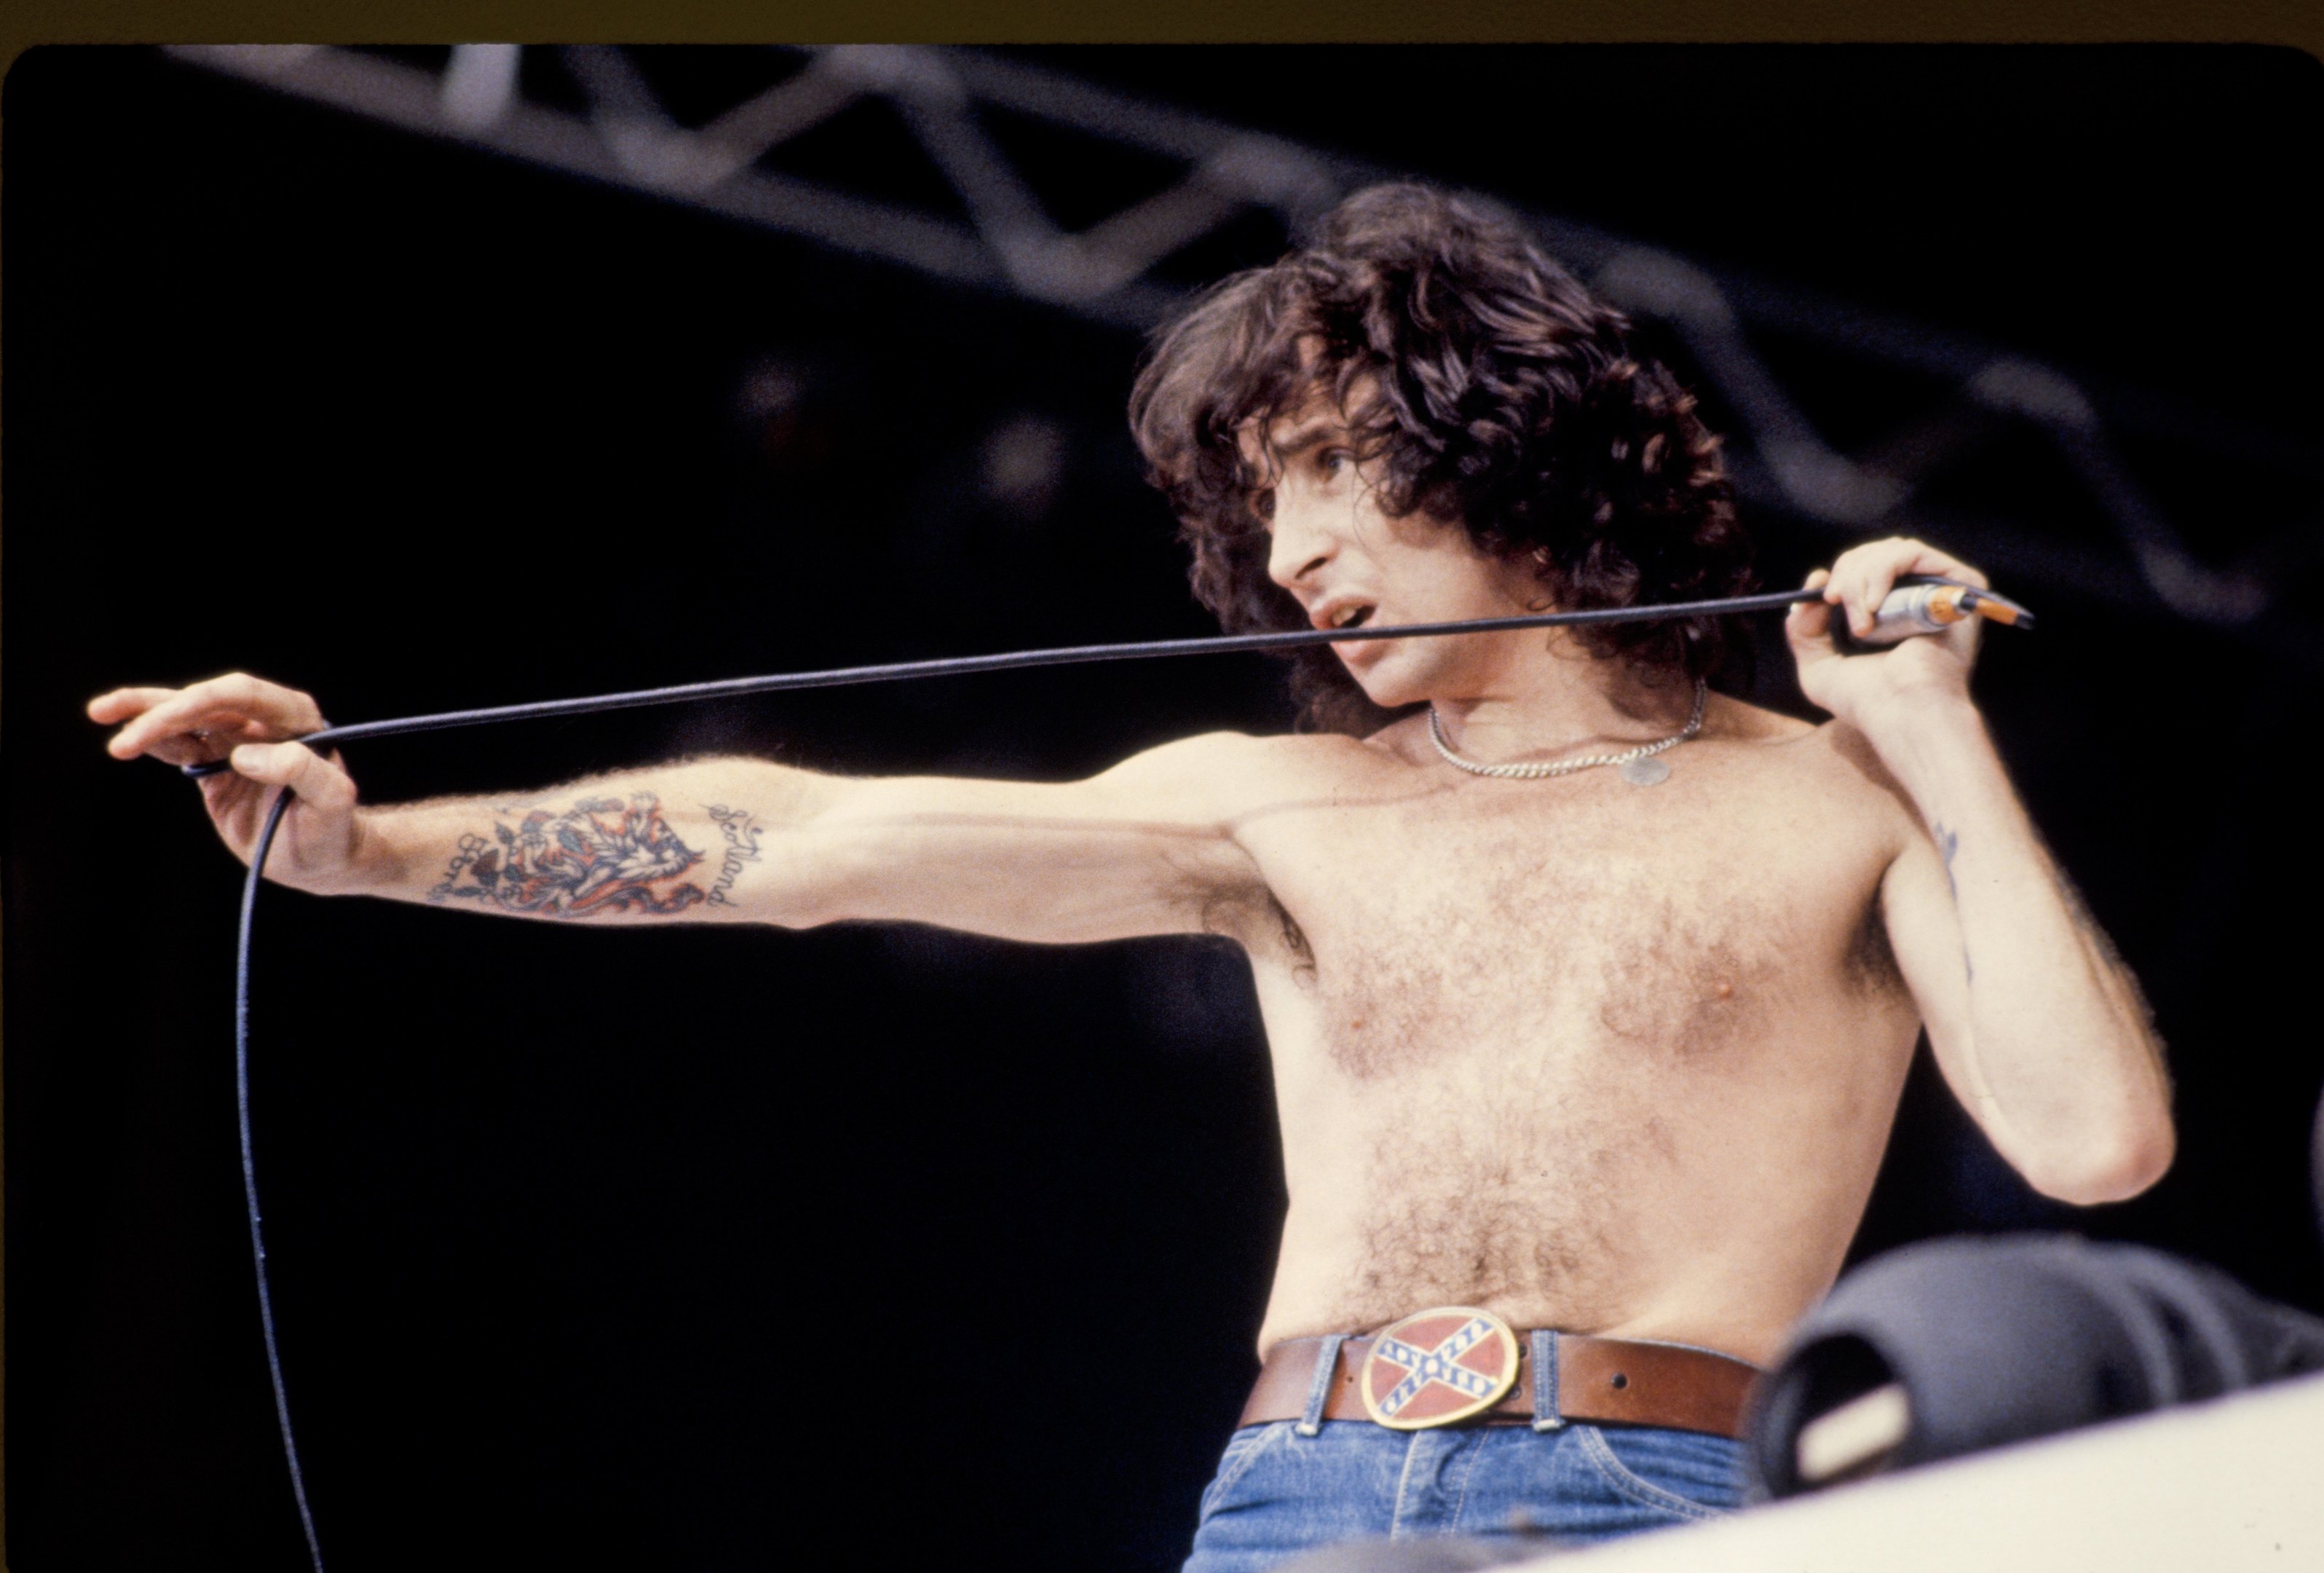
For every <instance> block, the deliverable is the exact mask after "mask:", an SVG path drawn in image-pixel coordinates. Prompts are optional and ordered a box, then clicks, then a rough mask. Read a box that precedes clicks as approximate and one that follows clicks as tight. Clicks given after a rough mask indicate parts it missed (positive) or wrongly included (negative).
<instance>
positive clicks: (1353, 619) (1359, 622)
mask: <svg viewBox="0 0 2324 1573" xmlns="http://www.w3.org/2000/svg"><path fill="white" fill-rule="evenodd" d="M1371 617H1372V608H1371V607H1369V606H1350V607H1348V608H1347V609H1346V610H1345V611H1342V612H1341V613H1339V614H1338V615H1335V616H1334V617H1333V619H1332V627H1333V631H1335V632H1336V631H1338V630H1341V629H1345V628H1360V627H1362V626H1363V625H1365V624H1367V623H1369V622H1370V621H1371Z"/></svg>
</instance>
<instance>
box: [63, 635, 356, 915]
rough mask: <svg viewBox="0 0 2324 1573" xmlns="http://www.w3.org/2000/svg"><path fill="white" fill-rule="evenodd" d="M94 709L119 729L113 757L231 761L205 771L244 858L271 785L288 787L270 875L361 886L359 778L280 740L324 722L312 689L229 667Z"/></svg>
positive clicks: (214, 809)
mask: <svg viewBox="0 0 2324 1573" xmlns="http://www.w3.org/2000/svg"><path fill="white" fill-rule="evenodd" d="M88 717H89V719H90V720H92V721H96V722H97V723H99V724H100V725H104V726H120V727H121V730H120V731H118V732H116V733H115V734H114V735H113V737H112V739H111V740H110V741H109V742H107V743H106V752H107V753H109V754H112V755H113V756H114V757H115V759H135V758H137V757H139V756H140V755H144V754H150V755H152V757H153V758H155V759H159V760H162V761H164V762H166V763H171V764H195V763H202V762H204V761H208V760H216V759H225V760H228V761H229V762H230V763H232V766H233V768H232V769H230V770H225V771H220V772H219V773H217V774H216V775H209V776H204V777H202V778H201V788H202V798H203V800H204V802H205V803H206V804H207V805H208V809H209V814H210V820H211V823H213V824H214V825H216V826H217V832H218V835H219V837H221V838H223V839H224V840H225V842H226V845H227V846H228V847H231V848H233V850H234V854H235V856H237V857H239V858H241V859H242V860H243V861H244V863H248V862H249V861H250V858H251V854H252V852H253V850H254V847H256V846H257V842H258V832H259V829H260V828H261V827H262V826H263V824H264V823H265V816H266V808H267V804H268V802H269V801H270V800H271V799H272V796H273V792H272V789H273V788H275V787H288V788H289V789H290V790H291V792H292V793H293V794H295V796H296V799H297V800H296V801H295V802H294V803H293V804H292V805H291V811H290V812H289V813H288V814H286V815H285V816H284V817H283V820H282V829H281V833H280V834H279V835H278V836H277V837H275V845H274V851H273V854H272V856H271V857H269V859H268V860H267V873H268V874H269V875H270V876H271V877H272V878H274V879H276V880H279V881H281V883H283V884H291V885H297V886H300V888H302V889H306V890H310V891H315V892H318V893H330V892H339V891H351V890H355V889H357V888H359V887H360V884H361V883H362V882H361V881H360V880H359V879H358V877H357V874H358V865H359V863H360V861H361V859H360V854H361V851H362V848H363V841H364V837H363V828H362V820H361V819H360V818H359V817H358V814H357V810H356V808H355V781H354V779H353V778H352V777H350V776H349V775H348V774H347V773H346V769H345V767H343V766H342V765H341V764H340V763H339V760H338V756H337V754H333V755H332V756H331V757H330V758H328V759H326V758H324V757H322V756H321V755H319V754H317V753H316V752H315V751H314V750H313V749H311V748H309V747H308V746H307V745H305V744H303V743H291V742H283V741H280V739H283V738H290V737H298V736H305V735H306V734H308V733H310V732H319V731H321V730H322V729H323V727H324V726H325V725H326V723H325V722H324V720H323V713H322V711H321V709H320V708H318V707H317V706H316V704H315V701H314V699H312V698H311V697H310V696H309V695H307V694H302V693H300V692H299V691H297V690H296V689H286V688H284V687H282V686H281V684H279V683H271V682H267V681H265V680H263V679H260V678H254V677H251V676H249V675H248V674H246V673H244V672H230V673H228V674H227V675H226V676H225V677H215V678H212V679H210V680H208V681H207V682H198V683H195V684H194V685H192V686H191V687H190V688H183V689H149V688H133V689H114V690H113V692H111V693H109V694H101V695H99V696H98V697H97V698H96V699H91V700H90V701H89V702H88Z"/></svg>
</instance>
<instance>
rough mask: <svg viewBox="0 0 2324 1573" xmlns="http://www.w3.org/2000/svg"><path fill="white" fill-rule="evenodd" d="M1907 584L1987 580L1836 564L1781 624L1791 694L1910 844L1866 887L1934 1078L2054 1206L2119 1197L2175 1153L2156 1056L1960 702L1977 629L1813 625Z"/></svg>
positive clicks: (1951, 568)
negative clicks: (1835, 641) (1873, 644)
mask: <svg viewBox="0 0 2324 1573" xmlns="http://www.w3.org/2000/svg"><path fill="white" fill-rule="evenodd" d="M1906 573H1934V574H1942V575H1945V576H1946V577H1948V578H1959V579H1965V580H1968V581H1969V582H1971V583H1977V584H1982V583H1983V582H1984V578H1983V576H1982V575H1980V574H1978V572H1977V570H1976V569H1972V568H1969V566H1968V565H1966V564H1964V563H1961V562H1959V561H1957V560H1954V559H1951V558H1950V557H1947V556H1945V555H1944V554H1942V553H1941V552H1938V551H1933V550H1932V549H1931V548H1929V547H1926V546H1924V545H1922V544H1921V543H1920V542H1917V541H1878V542H1875V543H1874V544H1872V545H1869V546H1865V547H1859V548H1858V549H1856V550H1855V551H1850V552H1848V553H1846V554H1844V555H1843V556H1842V557H1841V558H1840V560H1838V561H1837V562H1835V563H1834V564H1833V565H1832V571H1831V578H1830V579H1829V581H1828V582H1827V586H1826V594H1827V597H1836V598H1837V602H1838V604H1837V605H1836V606H1832V607H1831V608H1830V609H1829V610H1827V608H1825V607H1824V606H1803V607H1800V608H1797V609H1795V610H1794V613H1793V614H1792V618H1791V621H1790V624H1789V626H1788V631H1789V633H1790V634H1791V638H1792V644H1793V649H1794V653H1795V654H1796V655H1797V656H1798V658H1799V662H1800V680H1801V686H1802V688H1803V689H1805V690H1806V692H1807V694H1808V697H1809V698H1810V699H1813V700H1814V701H1815V702H1816V703H1817V704H1820V705H1821V706H1823V707H1824V708H1826V709H1828V710H1831V712H1832V713H1833V714H1834V715H1835V716H1836V717H1839V718H1840V719H1841V720H1843V721H1845V722H1847V723H1848V724H1849V725H1851V726H1855V727H1856V728H1857V730H1858V731H1859V732H1861V733H1862V734H1863V735H1864V736H1865V738H1866V739H1867V741H1868V742H1869V743H1870V744H1871V745H1872V747H1873V749H1874V750H1875V751H1876V752H1877V754H1878V755H1879V759H1880V762H1881V763H1882V764H1883V765H1884V766H1885V767H1886V770H1887V771H1888V773H1889V774H1890V775H1891V776H1893V777H1894V778H1895V782H1897V784H1898V785H1899V786H1900V787H1901V788H1902V789H1903V791H1904V794H1905V795H1906V796H1907V797H1908V798H1909V799H1910V800H1911V802H1912V805H1913V807H1914V810H1916V811H1917V814H1918V817H1919V819H1920V821H1921V826H1922V829H1923V832H1924V833H1923V834H1920V835H1916V836H1914V837H1912V838H1911V839H1910V841H1909V843H1908V844H1907V846H1906V847H1904V850H1903V851H1902V853H1901V854H1900V855H1899V856H1897V857H1896V859H1895V862H1894V863H1892V864H1891V865H1890V867H1889V869H1888V872H1887V874H1886V877H1885V879H1884V880H1883V883H1882V886H1881V901H1882V905H1883V908H1884V911H1885V912H1886V921H1887V926H1888V934H1889V939H1890V943H1891V946H1892V947H1893V948H1894V949H1895V954H1896V958H1897V960H1898V962H1899V964H1900V965H1901V966H1902V967H1903V969H1904V976H1905V978H1906V980H1907V982H1908V983H1909V984H1910V985H1911V987H1912V990H1913V994H1914V998H1915V1000H1916V1001H1917V1002H1918V1003H1919V1004H1920V1007H1921V1013H1922V1017H1923V1022H1925V1024H1926V1026H1927V1028H1928V1032H1929V1044H1930V1048H1931V1050H1932V1052H1933V1053H1934V1054H1935V1056H1936V1059H1937V1062H1938V1065H1939V1067H1940V1068H1941V1069H1942V1070H1943V1072H1944V1074H1945V1078H1946V1080H1947V1081H1948V1082H1949V1083H1950V1086H1951V1087H1952V1088H1953V1091H1954V1093H1955V1095H1956V1096H1959V1097H1960V1100H1961V1102H1962V1104H1963V1106H1966V1107H1967V1108H1968V1109H1969V1113H1970V1114H1971V1115H1972V1116H1974V1117H1975V1118H1976V1120H1977V1122H1978V1124H1979V1125H1980V1126H1981V1127H1982V1128H1983V1129H1984V1131H1985V1132H1986V1133H1987V1136H1988V1137H1990V1138H1991V1139H1992V1141H1993V1143H1994V1145H1995V1147H1996V1148H1997V1150H1998V1151H1999V1152H2000V1153H2001V1154H2002V1156H2003V1157H2004V1158H2006V1159H2007V1160H2008V1161H2009V1162H2010V1163H2011V1164H2012V1165H2013V1166H2015V1168H2016V1169H2017V1170H2018V1171H2019V1172H2020V1173H2021V1174H2023V1175H2024V1176H2025V1178H2026V1179H2027V1180H2028V1181H2030V1182H2031V1183H2032V1184H2033V1186H2034V1188H2035V1189H2039V1190H2041V1191H2043V1192H2044V1193H2045V1194H2047V1195H2050V1196H2054V1197H2057V1198H2061V1199H2062V1200H2066V1201H2072V1202H2078V1203H2083V1204H2089V1203H2094V1202H2104V1201H2117V1200H2120V1199H2122V1198H2126V1197H2129V1196H2133V1195H2135V1194H2136V1193H2137V1192H2139V1191H2141V1190H2144V1189H2146V1187H2148V1186H2149V1185H2152V1184H2153V1182H2154V1181H2155V1180H2158V1179H2160V1178H2161V1177H2162V1175H2163V1171H2164V1170H2167V1169H2168V1168H2169V1167H2170V1164H2171V1159H2172V1151H2173V1145H2174V1137H2173V1133H2172V1121H2171V1084H2170V1078H2169V1076H2168V1073H2167V1072H2166V1070H2165V1069H2164V1066H2163V1045H2162V1041H2161V1040H2160V1039H2158V1038H2157V1037H2156V1035H2155V1033H2154V1029H2153V1022H2152V1021H2151V1020H2150V1019H2149V1016H2148V1013H2147V1011H2146V1006H2145V1002H2144V999H2143V998H2142V997H2141V995H2140V993H2139V989H2138V985H2137V983H2136V981H2135V979H2134V978H2133V977H2132V976H2131V974H2130V972H2129V969H2128V968H2127V967H2125V966H2124V965H2123V962H2122V959H2121V958H2120V957H2119V956H2118V955H2116V952H2115V949H2114V947H2113V946H2112V945H2111V944H2110V943H2109V942H2108V941H2107V937H2106V935H2105V934H2104V933H2103V932H2102V931H2101V930H2099V929H2098V925H2097V924H2096V923H2095V922H2093V921H2091V919H2090V917H2089V912H2088V911H2086V910H2085V909H2084V908H2083V906H2082V904H2081V902H2080V899H2079V897H2078V896H2077V895H2076V894H2075V893H2074V891H2073V888H2072V886H2071V884H2070V883H2069V882H2068V881H2067V879H2066V877H2065V875H2064V874H2063V873H2062V871H2061V870H2060V869H2059V867H2058V866H2057V864H2056V862H2055V861H2054V860H2053V859H2052V857H2051V856H2050V853H2049V850H2048V848H2047V847H2044V846H2043V843H2042V839H2041V837H2040V836H2039V835H2038V834H2037V833H2036V831H2035V830H2034V828H2033V822H2032V820H2031V819H2029V818H2028V817H2027V815H2026V812H2025V810H2024V805H2023V804H2022V803H2021V802H2020V801H2019V800H2018V798H2017V794H2016V792H2015V789H2014V788H2012V786H2011V785H2010V782H2009V778H2008V775H2007V773H2006V771H2005V770H2004V769H2003V766H2002V763H2001V759H2000V756H1999V754H1997V752H1996V751H1995V749H1994V746H1993V743H1992V739H1991V738H1990V736H1988V735H1987V731H1986V728H1985V723H1984V719H1983V717H1981V716H1980V715H1979V714H1978V710H1977V708H1976V707H1975V705H1974V704H1973V703H1972V702H1971V701H1970V699H1969V690H1968V680H1969V666H1970V663H1971V662H1972V660H1973V659H1974V655H1975V650H1976V639H1977V626H1976V622H1975V620H1974V619H1971V620H1970V621H1969V622H1968V623H1966V624H1962V625H1956V626H1955V627H1954V628H1953V629H1951V630H1950V631H1948V632H1947V633H1946V634H1942V635H1939V636H1932V637H1926V638H1916V639H1912V640H1908V641H1906V642H1905V643H1903V644H1901V645H1899V646H1897V647H1895V649H1893V650H1889V651H1886V652H1880V653H1867V654H1856V655H1841V654H1839V653H1837V652H1835V651H1834V649H1833V647H1832V643H1831V638H1830V636H1829V633H1828V629H1827V625H1826V622H1825V619H1826V618H1827V616H1840V615H1849V617H1850V618H1851V620H1852V621H1854V623H1855V624H1856V625H1857V626H1858V627H1862V626H1865V625H1866V622H1867V619H1866V616H1865V614H1866V610H1867V608H1869V607H1872V606H1877V605H1878V604H1879V602H1880V600H1881V597H1883V596H1885V595H1886V592H1887V589H1888V588H1889V586H1890V584H1891V583H1893V581H1894V580H1895V577H1896V576H1897V575H1899V574H1906ZM1810 582H1811V584H1812V583H1814V582H1815V581H1814V580H1811V581H1810Z"/></svg>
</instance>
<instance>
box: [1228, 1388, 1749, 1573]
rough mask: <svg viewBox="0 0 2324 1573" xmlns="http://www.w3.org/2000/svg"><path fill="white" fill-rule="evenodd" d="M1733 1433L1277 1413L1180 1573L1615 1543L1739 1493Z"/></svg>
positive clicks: (1232, 1450) (1724, 1503)
mask: <svg viewBox="0 0 2324 1573" xmlns="http://www.w3.org/2000/svg"><path fill="white" fill-rule="evenodd" d="M1741 1452H1742V1448H1741V1446H1740V1445H1739V1444H1738V1443H1735V1442H1731V1441H1729V1440H1728V1439H1726V1438H1724V1437H1711V1436H1704V1435H1702V1434H1701V1433H1700V1432H1696V1431H1674V1430H1659V1429H1656V1428H1653V1427H1646V1426H1595V1425H1590V1424H1586V1423H1584V1422H1582V1421H1579V1420H1576V1421H1571V1422H1569V1423H1567V1424H1565V1425H1563V1426H1561V1427H1559V1428H1557V1429H1556V1430H1549V1431H1535V1430H1533V1428H1532V1427H1530V1426H1525V1425H1514V1426H1506V1425H1505V1426H1450V1427H1445V1428H1443V1429H1441V1430H1425V1431H1394V1430H1388V1428H1387V1427H1385V1426H1376V1425H1373V1424H1371V1423H1370V1422H1369V1421H1368V1420H1327V1421H1325V1422H1323V1425H1322V1426H1321V1427H1320V1428H1319V1429H1318V1430H1317V1433H1316V1434H1315V1435H1314V1436H1306V1437H1303V1436H1301V1435H1299V1434H1298V1424H1297V1422H1296V1421H1293V1420H1278V1421H1276V1422H1275V1423H1273V1424H1271V1425H1257V1426H1246V1427H1244V1428H1243V1429H1242V1430H1239V1431H1237V1432H1236V1433H1235V1434H1234V1436H1233V1437H1232V1438H1231V1439H1229V1440H1228V1442H1227V1450H1226V1455H1225V1457H1222V1459H1220V1461H1219V1472H1218V1476H1217V1477H1216V1478H1215V1479H1213V1481H1212V1482H1211V1484H1210V1487H1209V1489H1207V1490H1206V1491H1204V1492H1203V1516H1202V1521H1201V1523H1200V1525H1199V1526H1198V1527H1197V1528H1196V1530H1195V1531H1194V1555H1193V1556H1192V1557H1190V1558H1188V1559H1187V1561H1186V1565H1185V1569H1184V1573H1257V1570H1258V1569H1259V1568H1271V1567H1274V1566H1275V1565H1276V1564H1277V1563H1278V1562H1281V1561H1283V1560H1285V1559H1287V1558H1290V1557H1294V1556H1296V1555H1297V1554H1298V1553H1300V1552H1302V1551H1305V1550H1312V1549H1314V1548H1315V1547H1317V1546H1323V1545H1329V1544H1332V1543H1333V1542H1334V1541H1349V1540H1362V1539H1379V1538H1381V1537H1388V1538H1390V1539H1396V1540H1404V1539H1408V1538H1413V1537H1417V1536H1423V1535H1465V1536H1500V1535H1510V1534H1526V1535H1533V1536H1537V1537H1541V1538H1542V1540H1543V1541H1544V1548H1543V1549H1544V1550H1548V1549H1550V1547H1551V1546H1552V1545H1568V1544H1582V1543H1587V1542H1589V1541H1605V1540H1612V1539H1613V1538H1615V1537H1616V1536H1618V1535H1627V1534H1634V1533H1636V1532H1637V1531H1640V1530H1650V1529H1658V1528H1660V1527H1662V1526H1664V1525H1666V1524H1680V1523H1688V1522H1693V1521H1695V1520H1697V1519H1710V1518H1717V1517H1719V1516H1720V1514H1722V1513H1728V1512H1729V1511H1731V1510H1732V1509H1734V1508H1735V1507H1736V1506H1738V1504H1740V1502H1741V1500H1742V1487H1741V1484H1740V1480H1741V1476H1740V1475H1739V1473H1738V1462H1739V1457H1740V1454H1741Z"/></svg>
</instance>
